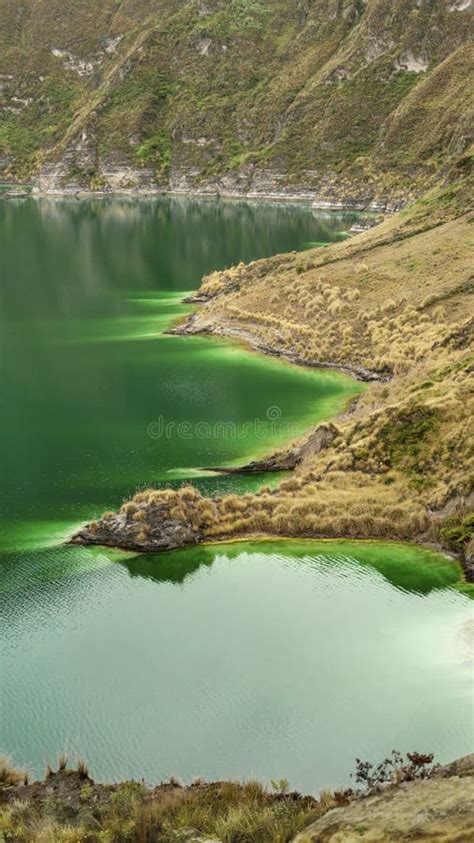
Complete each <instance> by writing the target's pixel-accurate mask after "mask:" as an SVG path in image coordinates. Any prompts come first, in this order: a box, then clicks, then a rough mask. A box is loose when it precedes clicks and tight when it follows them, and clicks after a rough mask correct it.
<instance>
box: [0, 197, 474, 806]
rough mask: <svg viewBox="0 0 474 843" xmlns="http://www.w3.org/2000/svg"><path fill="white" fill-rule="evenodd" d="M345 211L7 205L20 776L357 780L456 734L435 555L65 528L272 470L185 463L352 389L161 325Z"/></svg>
mask: <svg viewBox="0 0 474 843" xmlns="http://www.w3.org/2000/svg"><path fill="white" fill-rule="evenodd" d="M352 220H353V217H350V216H347V217H345V218H340V217H327V216H326V217H321V218H318V217H315V216H314V215H313V214H312V212H311V211H310V209H308V208H303V207H287V206H281V205H280V206H279V205H276V206H272V205H269V206H259V205H252V204H248V203H241V202H236V203H233V202H229V203H224V202H197V201H188V200H175V199H159V200H150V201H148V200H147V201H140V200H133V201H132V200H125V199H117V198H115V199H105V200H98V199H92V200H81V201H77V200H74V199H72V200H48V199H43V200H34V199H27V200H21V201H18V202H16V201H15V200H7V201H3V202H1V203H0V251H1V255H2V267H1V272H2V278H1V287H0V401H1V408H0V409H1V417H0V425H1V434H2V435H1V437H0V466H1V469H2V483H1V488H0V513H1V531H0V548H1V550H0V680H1V693H0V709H1V711H0V714H1V717H0V752H1V751H6V752H8V753H11V754H12V755H13V757H14V758H15V760H16V761H17V762H18V763H25V764H26V765H27V766H28V767H30V768H31V769H32V770H33V771H35V772H36V773H41V770H42V766H43V763H44V761H45V759H46V758H47V757H49V758H50V759H51V760H53V759H54V757H55V755H56V754H57V753H58V752H59V751H60V750H63V749H68V750H69V751H70V752H71V753H74V752H76V751H81V752H82V753H83V754H84V755H85V756H86V757H87V759H88V761H89V763H90V765H91V768H92V771H93V774H94V775H95V776H96V778H103V779H115V780H117V779H123V778H127V777H130V776H137V777H142V776H145V777H146V778H147V779H148V780H150V781H156V780H157V779H158V778H160V777H162V776H168V775H171V774H177V775H179V776H182V777H184V778H186V779H190V778H191V777H192V776H194V775H202V776H204V777H207V778H211V777H214V776H236V777H239V778H240V777H246V776H251V775H257V776H260V777H262V778H263V779H265V780H268V779H269V778H272V777H276V778H279V777H282V776H284V777H287V778H288V779H289V780H290V782H291V783H292V785H294V786H298V787H301V788H302V789H304V790H312V791H313V790H315V789H317V788H318V787H320V786H325V785H329V784H331V783H334V784H338V783H345V782H347V781H348V777H349V773H350V770H351V769H352V768H353V763H354V757H355V755H359V756H363V757H371V758H374V759H376V758H379V757H381V756H383V755H385V754H386V753H387V752H388V751H389V750H390V749H392V748H393V747H397V748H400V749H413V748H416V749H419V750H420V751H435V752H436V753H437V754H438V755H439V756H440V757H442V758H446V759H448V758H450V757H452V756H454V755H459V754H463V752H465V751H467V748H468V747H467V743H468V742H469V737H470V735H469V693H468V692H469V676H470V674H469V666H468V663H467V661H466V658H467V655H466V652H467V651H466V646H467V638H468V632H467V631H468V622H469V618H470V604H469V602H468V601H467V599H466V598H465V597H464V596H463V595H462V594H460V593H457V592H456V591H455V590H454V588H453V587H454V586H455V585H456V583H457V580H458V569H457V567H456V566H455V565H453V563H451V562H449V561H447V560H445V559H444V558H443V557H440V556H438V555H436V554H430V553H426V551H423V550H420V549H414V548H405V547H404V546H396V545H373V544H343V545H341V544H334V543H332V544H324V543H323V544H321V543H319V544H305V545H304V546H301V545H298V544H296V543H293V542H282V543H263V544H262V543H259V544H245V545H233V546H227V547H216V548H199V549H198V550H194V551H186V552H184V553H179V554H172V555H169V556H160V557H144V558H135V557H127V556H124V555H123V554H120V553H114V552H105V551H102V550H100V549H86V548H79V547H69V546H64V545H63V544H62V542H63V540H64V539H66V538H67V537H68V536H69V535H70V533H71V531H72V530H73V529H74V527H75V526H76V525H77V524H78V523H80V522H81V521H83V520H86V519H87V520H88V519H90V518H93V517H97V516H98V515H99V514H100V513H101V512H102V511H103V510H104V509H106V508H111V507H115V506H117V505H118V504H119V503H120V502H121V501H122V500H123V499H124V498H125V497H128V496H129V495H131V494H132V493H133V492H135V491H136V489H137V488H139V487H141V486H143V485H148V484H154V485H157V486H160V485H169V484H174V485H177V484H179V483H181V482H188V481H189V480H192V481H193V482H195V483H197V484H198V485H199V486H200V488H201V489H203V490H204V491H206V492H210V493H216V492H218V491H222V490H226V489H230V490H235V491H242V490H247V489H251V488H254V487H255V486H256V485H258V484H260V483H261V482H267V481H268V478H266V477H260V478H255V477H248V476H247V477H246V476H241V477H239V476H238V475H235V476H229V477H225V476H216V475H213V474H210V473H209V472H207V473H206V472H202V471H201V468H202V467H203V466H212V465H222V464H231V463H234V464H235V463H236V462H240V461H244V460H247V459H249V458H251V457H254V456H257V455H259V454H263V453H265V452H268V451H269V450H270V449H271V448H272V447H275V446H277V445H279V444H282V443H283V442H284V441H286V440H287V439H288V437H289V431H290V430H293V431H294V432H302V431H303V430H304V429H306V428H307V427H308V426H309V425H311V424H314V422H315V421H316V420H318V419H323V418H328V417H330V416H332V415H334V414H336V413H337V412H339V411H340V410H341V409H342V408H343V407H344V406H345V404H346V402H347V401H348V400H350V398H351V397H353V396H354V395H355V394H357V392H358V391H359V389H360V385H358V384H356V383H355V382H354V381H353V380H351V379H349V378H346V377H344V376H341V375H339V374H335V373H330V372H316V371H311V370H309V369H304V368H301V369H298V368H295V367H291V366H289V365H285V364H282V363H281V362H279V361H274V360H271V359H267V358H263V357H259V356H258V355H255V354H251V353H249V352H247V351H245V350H243V349H242V348H240V347H238V346H236V345H234V344H232V343H228V342H224V341H222V342H221V341H219V342H217V341H214V340H209V339H203V338H192V339H191V338H181V337H172V336H166V335H165V334H164V333H163V331H164V330H165V329H166V328H168V327H169V326H170V325H171V324H172V323H173V321H174V320H176V319H177V318H179V317H180V316H182V315H183V314H184V313H186V312H187V309H188V308H187V307H186V306H184V305H183V304H182V303H181V300H182V297H183V294H184V293H185V292H186V291H188V290H190V289H194V288H196V287H197V286H198V284H199V280H200V277H201V276H202V275H203V274H204V273H206V272H209V271H211V270H213V269H216V268H220V267H225V266H228V265H231V264H233V263H236V262H238V261H239V260H241V259H244V260H251V259H254V258H257V257H260V256H264V255H270V254H274V253H276V252H278V251H284V250H291V249H296V248H302V247H303V246H304V244H306V243H311V242H321V241H324V242H329V241H331V240H337V239H339V238H341V237H342V236H343V234H342V233H341V232H342V231H343V230H344V229H345V228H347V227H349V225H350V223H351V222H352ZM163 431H167V432H165V433H164V432H163ZM270 479H271V480H272V481H273V482H275V478H274V477H271V478H270Z"/></svg>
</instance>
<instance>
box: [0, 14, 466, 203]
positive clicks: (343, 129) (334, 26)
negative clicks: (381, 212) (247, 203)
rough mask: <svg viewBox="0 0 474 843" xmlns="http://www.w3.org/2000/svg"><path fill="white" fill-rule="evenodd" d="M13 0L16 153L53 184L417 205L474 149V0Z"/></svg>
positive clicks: (9, 146) (8, 44) (1, 72)
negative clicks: (473, 77)
mask: <svg viewBox="0 0 474 843" xmlns="http://www.w3.org/2000/svg"><path fill="white" fill-rule="evenodd" d="M25 8H26V7H24V6H23V5H22V3H21V0H13V2H7V0H0V12H1V14H2V19H3V21H4V25H3V27H2V32H1V33H0V87H1V93H2V100H1V110H0V160H1V161H2V163H3V172H4V177H5V178H15V179H20V178H23V179H30V180H33V182H34V183H35V184H36V185H37V186H38V187H39V188H40V190H42V191H43V192H51V191H64V190H66V191H69V190H72V191H74V190H78V189H92V190H112V191H114V190H115V191H120V190H125V191H127V190H131V191H134V190H142V191H149V192H157V191H160V190H173V191H178V192H196V191H197V192H212V193H222V194H237V195H241V194H254V195H268V194H281V195H291V196H293V195H298V194H303V195H307V196H308V197H309V198H312V199H318V198H319V199H320V200H321V201H322V202H329V203H333V202H335V203H341V202H342V203H347V202H350V201H353V202H354V201H355V202H358V203H359V204H360V205H361V206H364V205H369V204H370V203H374V202H376V203H377V202H378V203H379V204H380V205H381V206H387V205H389V206H390V205H393V206H395V207H398V206H400V205H401V204H404V203H405V202H406V201H408V200H410V199H411V198H414V197H416V196H417V195H419V194H420V193H422V192H423V191H424V190H425V189H426V188H428V187H431V186H433V185H434V184H435V183H436V181H437V180H439V179H444V180H446V179H449V178H451V176H450V171H451V170H452V169H453V168H456V167H459V162H460V161H461V162H462V166H466V165H467V163H466V162H468V159H469V157H470V148H471V132H470V123H469V112H470V111H472V102H471V97H470V94H469V86H468V84H467V82H468V78H469V68H470V66H472V58H473V53H472V45H471V44H472V42H471V34H472V15H471V13H470V11H471V3H466V2H465V0H464V1H463V2H459V3H456V2H448V0H396V2H395V3H393V2H388V0H366V2H363V0H355V2H352V1H351V0H331V2H329V3H327V2H322V0H313V2H310V0H306V2H301V0H292V2H281V0H265V2H264V0H231V2H223V0H206V2H205V3H204V2H200V0H192V1H191V2H185V0H141V2H135V1H134V0H122V2H115V0H107V2H105V3H104V4H102V5H101V7H100V9H97V8H96V7H95V5H94V4H93V3H92V2H90V1H89V0H87V2H85V3H78V2H72V3H70V4H68V6H67V8H63V6H62V5H61V4H60V3H59V2H58V0H33V2H32V3H31V4H30V7H29V10H28V13H27V12H25Z"/></svg>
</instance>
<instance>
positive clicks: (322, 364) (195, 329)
mask: <svg viewBox="0 0 474 843" xmlns="http://www.w3.org/2000/svg"><path fill="white" fill-rule="evenodd" d="M185 301H187V302H190V303H192V302H198V303H205V302H206V301H207V299H206V298H205V297H199V296H196V297H194V298H193V297H191V296H190V297H188V298H187V299H185ZM166 333H167V334H174V335H177V336H199V335H201V336H202V335H212V336H216V337H223V338H227V339H235V340H238V342H240V343H243V344H244V345H245V346H247V347H248V348H250V349H252V350H253V351H258V352H260V353H261V354H265V355H267V356H268V357H278V358H280V359H281V360H286V361H287V362H288V363H293V364H294V365H295V366H304V367H306V368H310V369H332V370H334V371H337V372H342V373H343V374H346V375H350V376H351V377H353V378H355V379H356V380H358V381H361V382H362V383H387V382H388V381H390V380H391V379H392V374H391V373H390V372H388V371H378V372H377V371H371V370H370V369H367V368H366V367H365V366H358V365H351V364H350V363H346V364H341V363H337V362H336V361H333V360H327V361H324V360H311V359H310V360H308V359H307V358H304V357H303V356H302V355H300V354H298V353H296V352H294V351H285V350H284V349H281V348H275V347H273V346H270V345H266V344H265V343H262V342H261V340H259V339H258V338H257V337H255V336H253V335H252V334H251V333H250V332H249V331H246V330H244V329H242V328H238V327H236V326H232V325H225V326H223V325H216V324H210V323H204V324H199V316H198V315H197V314H194V313H192V314H191V315H190V316H189V317H187V319H185V321H184V322H183V323H181V324H180V325H177V326H176V327H174V328H170V329H169V330H168V331H166Z"/></svg>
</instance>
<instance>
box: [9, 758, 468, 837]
mask: <svg viewBox="0 0 474 843" xmlns="http://www.w3.org/2000/svg"><path fill="white" fill-rule="evenodd" d="M416 755H417V754H416V753H415V756H416ZM413 757H414V756H412V758H413ZM418 757H419V759H420V760H421V762H422V765H421V767H420V766H417V764H416V761H415V762H413V761H410V759H409V758H407V759H403V758H402V757H401V756H400V759H399V760H398V761H397V762H396V763H395V766H394V767H390V766H387V765H382V766H383V767H384V769H385V773H384V775H383V776H382V778H381V780H382V781H385V782H386V783H388V782H391V783H392V785H393V786H392V787H390V788H389V789H388V790H384V791H383V792H382V793H378V792H377V791H378V789H377V788H375V789H374V788H373V787H372V786H371V784H370V782H368V781H367V782H365V789H364V787H363V788H362V789H358V790H357V791H356V792H355V793H354V792H353V791H347V790H346V791H335V792H332V791H331V792H330V791H323V792H322V793H321V794H320V795H319V798H318V799H315V798H313V797H311V796H301V795H300V794H298V793H289V792H288V785H287V783H286V782H285V780H284V779H283V780H281V781H280V782H275V783H274V785H273V789H274V791H276V792H274V793H270V792H268V791H267V790H266V789H265V788H264V787H263V786H262V785H261V784H260V783H259V782H258V781H249V782H246V783H244V784H240V783H238V782H234V781H224V782H214V783H211V784H206V783H205V782H202V781H196V782H195V783H194V784H192V785H191V786H189V787H185V786H182V785H180V783H179V782H178V781H177V780H176V779H171V780H170V781H169V782H166V783H162V784H160V785H158V786H157V787H155V788H149V787H146V786H145V785H144V784H143V783H138V782H134V781H129V782H122V783H121V784H116V785H103V784H96V783H94V782H93V781H92V779H90V777H89V775H88V771H87V767H86V765H85V764H84V762H83V761H80V762H79V764H78V765H77V769H68V768H67V766H66V765H67V757H66V756H65V755H62V756H60V758H59V759H58V761H59V769H58V771H57V772H53V770H52V769H51V767H50V766H49V765H48V768H47V772H46V779H45V781H39V782H33V783H32V784H29V783H28V782H26V783H25V781H24V779H25V773H24V772H22V771H20V770H16V769H15V768H13V767H12V766H11V764H10V762H9V760H8V759H5V758H0V839H1V840H2V841H8V842H9V841H16V843H33V841H34V843H125V841H129V842H130V843H158V841H160V843H172V841H175V843H177V841H181V843H199V841H201V843H214V841H215V843H290V841H292V840H293V841H294V843H310V841H314V842H315V843H316V841H317V840H319V841H321V840H323V839H324V840H327V841H329V840H331V841H333V843H336V841H342V840H343V839H344V840H346V839H347V840H349V839H350V840H356V839H359V836H360V835H361V833H362V832H363V831H367V832H368V837H367V840H368V841H369V843H370V841H371V843H396V841H402V840H406V841H417V840H419V841H421V840H427V839H428V837H427V835H429V839H430V840H434V839H436V840H440V841H443V843H455V841H457V843H461V841H464V840H466V841H467V840H468V839H469V840H470V839H471V837H472V830H473V817H472V811H471V810H470V803H471V801H472V793H473V787H474V779H473V775H474V756H472V755H471V756H466V757H465V758H462V759H459V760H458V761H455V762H453V764H451V765H449V766H448V767H445V768H441V769H440V770H439V771H436V770H434V769H433V767H432V765H431V761H432V756H431V757H430V756H425V757H423V756H418ZM370 767H371V765H369V770H370ZM420 779H422V780H420ZM357 781H359V782H362V784H363V785H364V780H363V779H360V778H358V779H357ZM401 782H404V785H403V787H398V785H399V784H400V783H401ZM363 793H366V794H368V797H369V798H362V799H361V798H360V796H361V795H362V794H363ZM374 794H375V795H374ZM420 802H422V804H423V809H424V817H423V823H422V824H421V825H420V807H419V806H420ZM335 806H342V808H341V807H340V808H339V810H336V811H331V809H332V808H334V807H335ZM426 815H428V824H429V825H428V826H427V824H426V822H425V817H426ZM310 823H311V825H310ZM341 829H343V830H344V831H343V832H342V833H343V834H344V833H346V835H350V837H349V836H347V837H346V836H344V837H341V836H340V834H341ZM322 832H324V834H322ZM353 835H355V836H353Z"/></svg>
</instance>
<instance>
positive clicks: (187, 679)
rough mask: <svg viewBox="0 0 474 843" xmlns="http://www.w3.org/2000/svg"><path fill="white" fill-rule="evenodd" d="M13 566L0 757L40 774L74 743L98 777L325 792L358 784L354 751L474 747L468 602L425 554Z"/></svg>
mask: <svg viewBox="0 0 474 843" xmlns="http://www.w3.org/2000/svg"><path fill="white" fill-rule="evenodd" d="M374 560H377V564H378V569H377V568H375V567H374V565H373V561H374ZM10 562H13V560H10ZM1 570H2V575H1V582H2V584H3V586H4V589H5V590H4V591H3V592H2V597H3V598H6V599H2V601H0V606H1V609H0V611H1V622H2V629H3V631H4V634H3V636H2V642H1V645H0V672H1V675H2V681H3V690H2V700H1V704H2V718H1V726H0V743H1V745H2V746H4V747H7V748H8V749H9V750H10V751H11V752H13V754H14V756H15V758H16V759H17V760H18V761H20V762H24V761H25V762H27V763H29V764H30V765H31V766H33V767H35V768H36V769H37V770H41V768H42V764H43V761H44V758H45V757H46V756H47V755H48V756H49V757H54V755H55V754H56V752H58V751H59V750H60V749H62V748H64V747H66V748H68V749H69V750H70V751H72V752H74V751H76V750H78V749H80V750H81V751H82V752H83V753H84V754H85V755H86V757H87V759H88V761H89V762H90V764H91V766H92V769H93V771H94V774H95V776H96V777H97V778H102V779H121V778H124V777H131V776H135V777H138V778H140V777H142V776H145V777H146V778H147V779H148V780H149V781H151V782H154V781H156V780H157V779H158V778H161V777H165V776H169V775H171V774H179V775H180V776H183V777H184V778H185V779H187V780H189V779H191V778H192V777H194V776H196V775H203V776H205V777H206V778H214V777H222V776H236V777H239V778H240V777H249V776H258V777H261V778H263V779H264V780H266V781H268V780H269V779H270V778H278V777H280V776H286V777H288V778H289V780H290V782H291V784H292V785H293V786H295V787H300V788H302V789H303V790H305V791H316V790H317V789H318V788H319V787H322V786H327V785H330V784H334V785H337V784H349V774H350V772H351V771H352V769H353V767H354V756H356V755H357V756H359V757H364V758H374V759H377V758H379V757H383V756H384V755H385V754H386V753H387V752H388V751H390V749H392V748H393V747H394V746H396V747H398V748H400V749H401V750H404V751H406V750H413V749H417V750H420V751H427V752H429V751H433V752H435V753H436V755H437V757H438V758H439V759H440V760H448V759H449V758H452V757H455V756H456V755H462V754H463V753H465V752H466V751H467V745H468V742H469V740H470V738H471V735H470V726H469V724H470V719H469V718H470V691H471V673H470V668H469V665H468V664H467V663H466V660H465V657H464V650H463V641H462V636H463V635H464V630H465V629H466V624H467V623H468V621H469V619H470V617H471V616H472V615H471V604H470V601H469V600H468V599H467V598H466V597H464V596H462V595H461V594H458V593H457V592H455V591H453V590H451V589H450V588H449V585H450V584H454V583H455V582H456V581H457V577H458V572H457V568H456V566H455V565H454V563H452V562H451V561H450V560H447V559H445V558H444V557H441V556H438V555H437V554H434V553H432V552H430V551H426V550H421V549H416V548H412V547H408V546H405V545H401V546H398V545H395V544H387V545H384V544H376V543H349V542H322V543H321V542H319V543H317V542H315V543H312V542H303V543H295V544H293V543H292V542H259V543H252V542H246V543H243V544H240V545H238V544H235V545H226V546H219V547H214V548H212V547H204V548H198V549H192V550H186V551H182V552H179V553H174V554H164V555H160V556H155V557H154V558H152V557H148V558H147V557H143V558H138V557H135V558H133V557H130V556H128V557H127V555H126V554H120V553H117V552H113V553H109V552H105V551H103V550H100V549H93V550H90V549H88V548H72V547H65V548H56V549H53V548H50V549H44V550H40V551H37V552H36V554H30V555H29V557H28V562H26V561H25V562H24V563H22V562H21V560H17V561H15V563H14V565H10V564H9V562H7V561H6V560H4V561H3V563H2V564H1Z"/></svg>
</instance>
